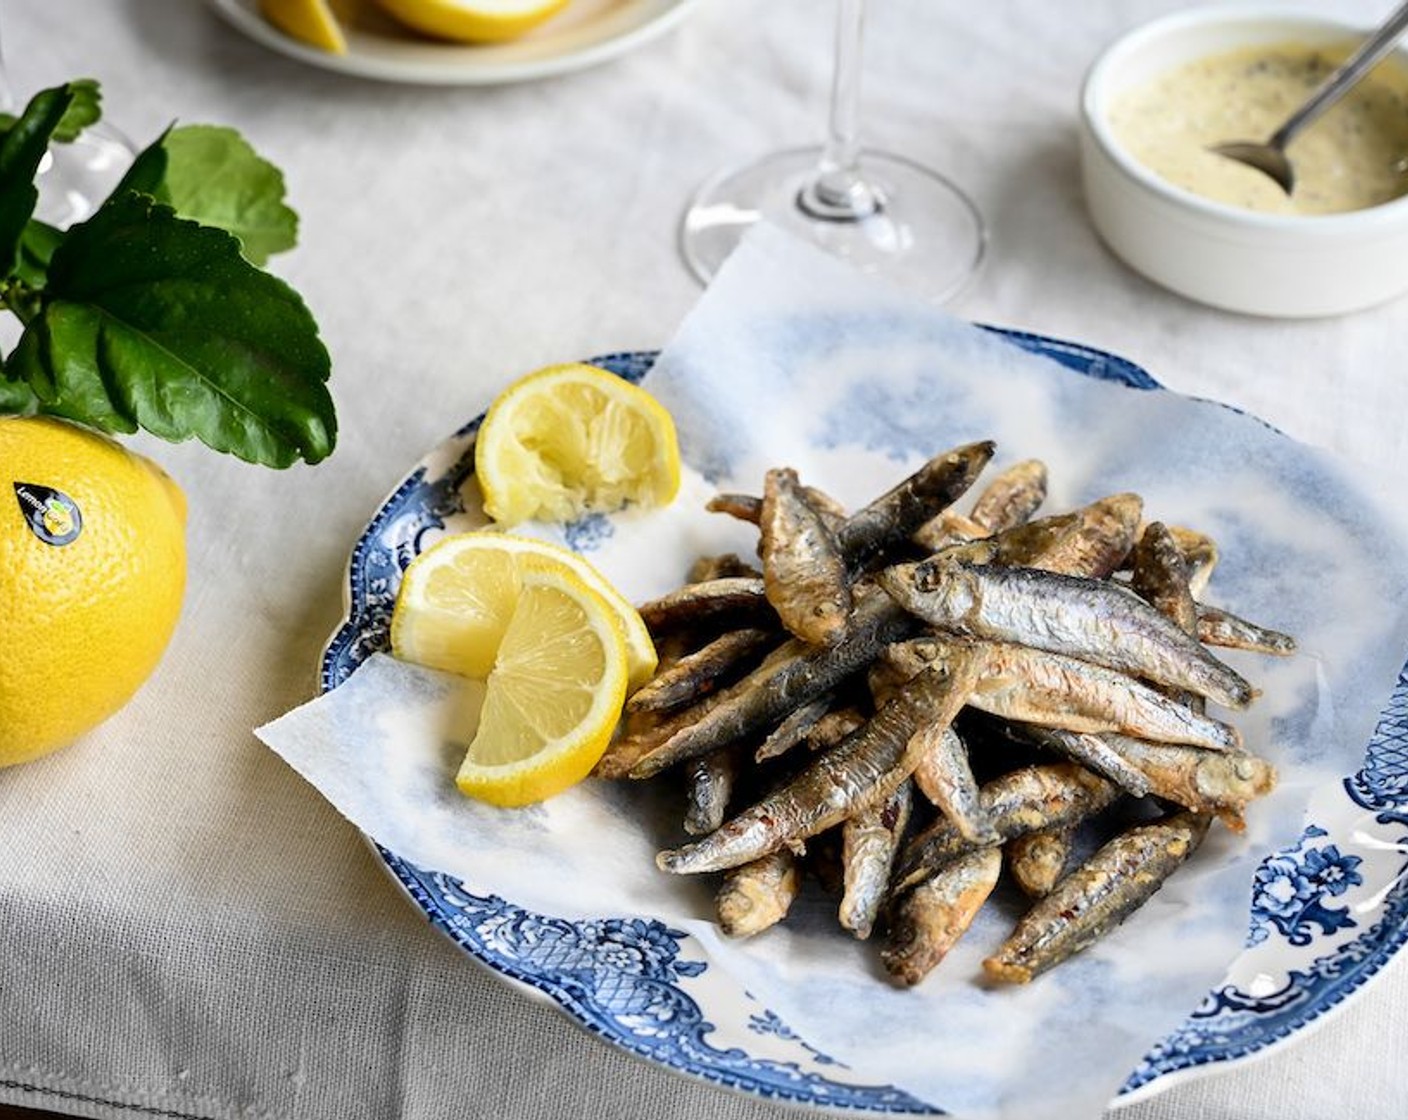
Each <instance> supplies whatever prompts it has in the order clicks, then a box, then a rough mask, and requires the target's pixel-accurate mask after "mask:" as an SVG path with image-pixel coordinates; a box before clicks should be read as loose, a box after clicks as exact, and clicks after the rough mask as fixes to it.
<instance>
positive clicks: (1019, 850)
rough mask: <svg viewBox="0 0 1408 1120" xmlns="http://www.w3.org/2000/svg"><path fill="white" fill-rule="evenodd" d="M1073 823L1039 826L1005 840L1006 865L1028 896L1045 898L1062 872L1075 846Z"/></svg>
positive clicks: (1074, 827) (1059, 878) (1058, 880)
mask: <svg viewBox="0 0 1408 1120" xmlns="http://www.w3.org/2000/svg"><path fill="white" fill-rule="evenodd" d="M1075 840H1076V826H1075V825H1073V824H1064V825H1058V826H1057V827H1055V828H1039V829H1037V830H1036V831H1035V832H1028V833H1027V834H1026V835H1025V836H1014V837H1013V838H1012V839H1011V840H1009V841H1007V869H1008V870H1009V871H1010V872H1011V873H1012V878H1013V879H1014V880H1015V881H1016V883H1017V886H1019V887H1021V888H1022V890H1023V892H1025V893H1026V894H1027V895H1028V896H1030V897H1031V898H1045V897H1046V896H1047V895H1049V894H1050V893H1051V891H1052V889H1053V888H1054V887H1055V886H1056V884H1057V883H1058V882H1060V881H1061V876H1063V875H1064V874H1065V873H1066V868H1067V867H1068V866H1069V865H1070V862H1071V855H1072V852H1073V850H1074V848H1075Z"/></svg>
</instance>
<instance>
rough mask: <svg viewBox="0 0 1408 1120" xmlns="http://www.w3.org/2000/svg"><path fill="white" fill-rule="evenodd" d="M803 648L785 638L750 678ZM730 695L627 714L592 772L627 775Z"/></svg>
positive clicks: (606, 775)
mask: <svg viewBox="0 0 1408 1120" xmlns="http://www.w3.org/2000/svg"><path fill="white" fill-rule="evenodd" d="M806 649H807V645H806V643H805V642H799V641H798V640H797V639H796V638H788V639H787V640H786V641H784V642H783V643H782V645H780V646H778V647H777V648H776V649H775V650H773V651H772V652H771V653H769V654H768V655H767V657H765V658H763V662H762V664H761V665H759V666H758V667H757V668H756V669H754V670H753V675H756V676H759V677H762V676H766V675H767V674H768V673H770V672H772V671H773V670H774V669H777V668H779V667H780V666H782V665H783V664H785V663H786V662H789V661H792V660H793V659H795V658H796V657H798V656H799V655H800V654H802V653H804V652H805V651H806ZM744 679H745V680H746V679H747V678H744ZM735 683H741V682H735ZM730 687H732V686H730ZM729 695H730V690H729V688H723V689H720V690H719V691H718V692H711V693H710V694H709V695H707V696H705V697H703V698H702V699H701V700H699V701H698V702H697V703H695V704H691V705H690V706H689V707H687V708H677V709H675V710H674V711H672V712H650V711H635V712H627V713H626V718H625V719H624V720H623V721H622V722H621V723H620V725H619V726H618V727H617V728H616V733H615V735H613V736H612V738H611V743H610V745H609V746H608V747H607V748H606V753H605V754H604V755H602V757H601V760H600V761H599V762H598V763H597V764H596V768H595V769H594V770H593V771H592V773H593V774H595V775H596V776H597V777H599V778H613V779H614V778H625V777H628V776H630V775H631V772H632V770H633V769H634V767H635V766H636V765H637V764H638V763H640V762H641V761H642V760H643V759H644V758H645V757H646V756H647V755H649V754H650V753H651V752H652V751H654V750H656V749H658V748H659V747H660V746H661V745H662V744H663V743H665V742H666V741H667V740H668V739H669V738H670V737H671V736H673V735H674V734H675V733H676V732H678V731H680V730H682V729H684V728H686V727H691V726H693V725H694V724H695V723H697V722H699V721H700V720H701V719H703V718H704V717H705V716H706V715H707V714H708V713H709V712H711V711H713V710H714V708H716V707H718V706H719V705H721V704H723V703H724V702H725V701H727V700H728V699H729Z"/></svg>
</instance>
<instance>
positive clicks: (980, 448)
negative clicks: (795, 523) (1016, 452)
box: [836, 440, 996, 568]
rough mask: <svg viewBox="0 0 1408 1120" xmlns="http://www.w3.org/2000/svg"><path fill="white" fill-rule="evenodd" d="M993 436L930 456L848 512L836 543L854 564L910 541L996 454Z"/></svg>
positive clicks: (950, 502) (970, 482)
mask: <svg viewBox="0 0 1408 1120" xmlns="http://www.w3.org/2000/svg"><path fill="white" fill-rule="evenodd" d="M995 446H996V445H995V444H993V442H992V441H991V440H983V441H982V442H980V443H970V444H967V445H965V446H963V447H957V448H954V449H953V450H952V451H947V452H945V453H944V454H942V455H936V456H934V458H932V459H930V460H929V461H928V462H927V463H925V464H924V465H923V466H922V467H920V468H919V469H918V470H917V471H915V472H914V473H913V474H912V475H910V476H909V477H908V478H906V479H905V480H904V481H903V482H901V483H899V485H897V486H895V487H894V488H893V489H891V490H889V491H888V492H886V493H885V494H882V495H881V496H880V497H879V498H876V499H875V501H873V502H871V503H870V504H869V505H868V506H866V507H865V508H864V509H861V510H858V511H856V512H855V513H853V514H852V515H851V516H850V517H848V518H847V519H846V521H845V523H844V524H843V525H841V527H840V528H839V529H838V530H837V531H836V543H837V544H838V545H840V547H841V553H842V555H844V556H845V557H846V560H847V562H848V563H849V564H850V565H851V567H852V568H856V567H859V566H862V565H864V563H865V562H866V561H867V560H869V559H870V558H871V557H872V556H874V555H875V554H876V553H879V552H881V551H883V550H884V549H885V548H887V547H889V546H890V545H894V544H899V543H900V542H901V541H904V540H907V539H908V538H909V537H910V535H911V534H912V533H913V532H914V531H915V530H916V529H918V528H919V526H920V525H922V524H924V522H926V521H928V520H929V519H930V518H932V517H934V516H935V515H936V514H938V513H939V511H940V510H942V509H944V508H945V507H947V506H950V505H952V504H953V503H954V502H955V501H957V500H958V499H959V498H960V497H962V496H963V494H964V493H965V492H966V491H967V490H968V488H969V487H970V486H972V485H973V483H974V482H975V481H976V480H977V477H978V475H979V474H980V473H981V471H982V469H983V468H984V467H985V466H987V464H988V461H989V460H990V459H991V458H992V454H993V451H994V449H995Z"/></svg>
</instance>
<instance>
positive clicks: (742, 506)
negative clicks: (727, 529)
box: [704, 493, 763, 525]
mask: <svg viewBox="0 0 1408 1120" xmlns="http://www.w3.org/2000/svg"><path fill="white" fill-rule="evenodd" d="M704 508H705V509H707V510H708V511H709V512H710V513H726V514H728V515H729V516H730V517H732V518H736V519H737V520H739V521H748V522H751V523H752V524H754V525H756V524H757V523H758V522H759V521H760V520H762V516H763V499H762V498H759V497H758V496H757V495H756V494H727V493H726V494H715V495H714V496H713V497H712V498H710V499H709V500H708V501H707V502H705V503H704Z"/></svg>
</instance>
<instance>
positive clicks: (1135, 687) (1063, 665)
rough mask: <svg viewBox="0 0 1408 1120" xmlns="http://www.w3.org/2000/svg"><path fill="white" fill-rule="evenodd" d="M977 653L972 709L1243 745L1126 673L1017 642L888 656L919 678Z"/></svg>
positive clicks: (944, 644)
mask: <svg viewBox="0 0 1408 1120" xmlns="http://www.w3.org/2000/svg"><path fill="white" fill-rule="evenodd" d="M975 653H976V655H977V664H978V665H979V677H978V682H977V686H976V687H975V688H974V689H973V690H972V692H971V693H970V695H969V697H968V704H969V706H970V707H974V708H977V709H978V710H979V711H983V712H988V713H989V714H991V715H995V716H1002V717H1003V718H1004V719H1009V720H1018V721H1020V722H1023V723H1035V724H1045V725H1046V726H1048V727H1056V728H1065V729H1066V730H1069V731H1096V732H1099V731H1121V732H1123V733H1125V734H1126V735H1135V736H1138V737H1139V738H1142V739H1153V740H1155V741H1157V742H1165V743H1187V744H1189V745H1191V746H1198V747H1207V748H1209V749H1211V750H1233V749H1236V748H1238V747H1240V746H1241V745H1242V737H1241V734H1240V733H1239V732H1238V731H1237V729H1236V728H1235V727H1233V726H1232V725H1230V724H1227V723H1223V722H1221V721H1219V720H1215V719H1211V718H1210V717H1208V716H1205V715H1203V714H1202V713H1200V712H1196V711H1194V710H1192V709H1191V708H1189V707H1188V706H1187V705H1184V704H1180V703H1178V702H1177V701H1175V700H1172V699H1170V698H1169V697H1167V696H1165V695H1163V694H1162V693H1160V692H1156V691H1154V689H1152V688H1149V687H1148V686H1147V685H1144V684H1141V683H1140V682H1139V681H1136V680H1134V679H1133V678H1132V677H1127V676H1125V675H1124V674H1123V673H1118V672H1115V671H1114V670H1113V669H1106V668H1103V667H1102V666H1099V665H1093V664H1091V663H1090V662H1088V661H1081V660H1079V659H1077V658H1074V657H1067V656H1065V655H1064V654H1060V653H1048V652H1046V651H1045V650H1039V649H1032V648H1031V647H1029V646H1023V645H1016V644H1014V643H1012V642H972V641H969V640H967V639H964V638H944V637H940V636H938V635H935V636H933V637H927V638H913V639H910V640H909V641H904V642H896V643H893V644H892V645H890V646H889V647H888V648H887V649H886V650H885V652H884V657H885V659H886V660H887V661H889V662H891V663H892V664H893V665H894V666H896V667H897V668H898V671H900V672H907V673H909V674H910V675H913V674H914V673H915V672H918V671H919V669H921V668H922V667H924V666H926V665H932V666H937V667H940V668H943V669H945V670H946V671H948V670H949V667H951V666H954V665H955V663H958V664H962V665H965V666H966V663H967V661H968V660H969V659H971V658H973V657H974V656H975Z"/></svg>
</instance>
